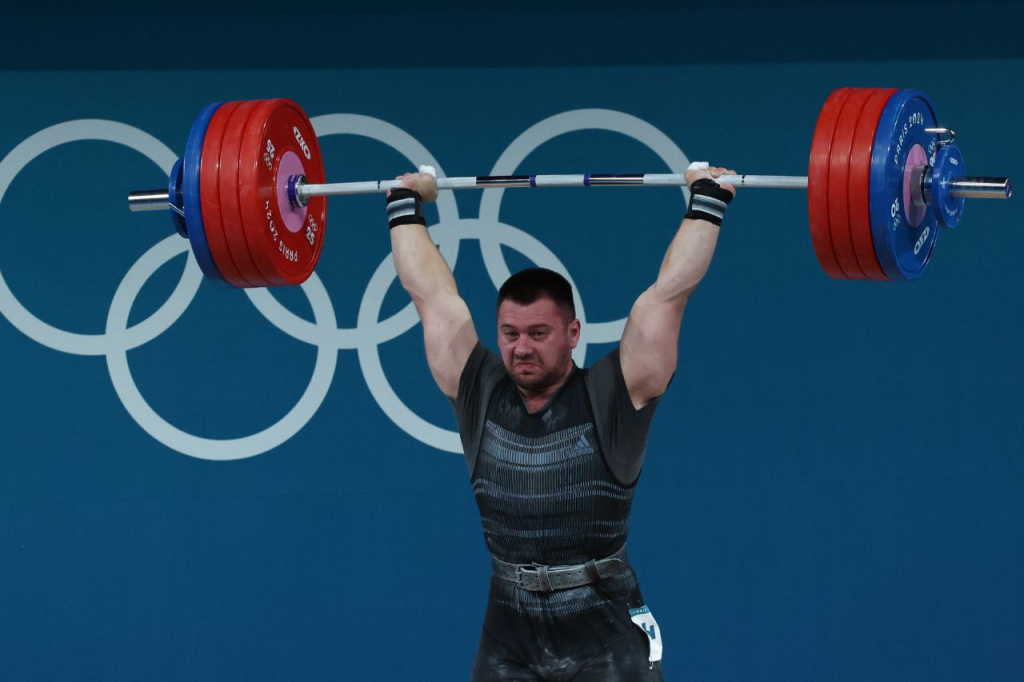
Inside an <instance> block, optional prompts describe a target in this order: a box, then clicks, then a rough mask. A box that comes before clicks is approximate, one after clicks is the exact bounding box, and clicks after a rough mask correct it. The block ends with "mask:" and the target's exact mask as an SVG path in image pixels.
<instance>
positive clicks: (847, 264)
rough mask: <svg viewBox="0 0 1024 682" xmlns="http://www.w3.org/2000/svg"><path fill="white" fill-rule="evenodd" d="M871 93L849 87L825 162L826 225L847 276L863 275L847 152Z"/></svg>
mask: <svg viewBox="0 0 1024 682" xmlns="http://www.w3.org/2000/svg"><path fill="white" fill-rule="evenodd" d="M873 92H874V90H872V89H870V88H855V89H853V90H851V92H850V96H849V97H847V98H846V102H845V103H844V104H843V108H842V111H840V112H839V118H838V119H836V128H835V131H834V132H833V133H832V156H831V157H829V163H828V225H829V231H830V233H831V234H832V248H833V249H834V250H835V253H836V260H837V261H839V267H840V268H841V269H842V271H843V272H844V273H845V274H846V278H847V279H865V278H866V277H865V275H864V271H863V270H861V269H860V264H859V263H857V255H856V253H855V252H854V250H853V237H852V236H851V235H850V206H849V203H850V153H851V151H852V146H853V133H854V131H855V130H856V128H857V121H859V120H860V116H861V112H862V111H863V110H864V104H865V103H866V102H867V101H868V98H869V97H871V94H872V93H873Z"/></svg>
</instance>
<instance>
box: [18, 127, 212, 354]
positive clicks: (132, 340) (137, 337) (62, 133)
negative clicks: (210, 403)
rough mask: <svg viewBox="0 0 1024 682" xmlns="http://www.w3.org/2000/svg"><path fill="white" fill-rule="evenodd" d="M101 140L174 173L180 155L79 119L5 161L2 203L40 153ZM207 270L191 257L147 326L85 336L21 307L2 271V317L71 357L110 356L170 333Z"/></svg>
mask: <svg viewBox="0 0 1024 682" xmlns="http://www.w3.org/2000/svg"><path fill="white" fill-rule="evenodd" d="M86 140H99V141H101V142H114V143H116V144H120V145H124V146H126V147H130V148H131V149H134V150H135V151H137V152H140V153H142V154H143V155H145V156H146V157H148V158H149V159H150V160H152V161H153V162H154V163H155V164H156V165H157V166H159V167H160V169H161V170H162V171H163V172H164V173H166V174H169V173H170V172H171V167H172V166H173V165H174V162H175V161H176V160H177V156H176V155H175V154H174V152H173V151H171V149H170V147H168V146H167V145H165V144H164V143H163V142H161V141H160V140H158V139H156V138H155V137H153V136H152V135H150V134H149V133H147V132H144V131H142V130H139V129H138V128H136V127H134V126H130V125H127V124H125V123H119V122H117V121H107V120H103V119H78V120H75V121H66V122H64V123H58V124H56V125H52V126H50V127H48V128H44V129H43V130H40V131H39V132H37V133H34V134H33V135H30V136H29V137H27V138H26V139H24V140H23V141H22V142H21V144H19V145H18V146H17V147H15V148H14V149H12V150H11V151H10V152H9V153H8V154H7V156H5V157H4V159H3V161H0V201H3V198H4V195H5V194H6V193H7V190H8V189H9V188H10V186H11V182H13V181H14V177H15V176H16V175H17V174H18V173H19V172H21V170H22V169H23V168H24V167H25V166H27V165H28V164H29V163H31V162H32V161H33V160H34V159H35V158H36V157H38V156H39V155H40V154H42V153H44V152H46V151H49V150H50V149H53V148H54V147H58V146H60V145H63V144H67V143H69V142H79V141H86ZM202 279H203V277H202V272H201V271H200V270H199V265H198V263H196V260H195V257H194V256H192V255H191V254H190V255H189V258H188V259H187V262H186V265H185V270H184V272H183V273H182V276H181V280H180V281H179V282H178V284H177V286H176V287H175V288H174V291H173V292H172V293H171V296H170V297H169V298H168V299H167V301H165V302H164V304H163V305H162V306H160V308H159V309H157V310H156V312H154V313H153V314H152V315H150V316H149V317H148V318H146V319H145V320H143V321H142V322H140V323H138V324H136V325H135V326H133V327H130V328H128V329H126V330H123V331H121V332H120V333H118V334H117V335H116V336H111V335H110V334H80V333H76V332H69V331H65V330H63V329H59V328H57V327H54V326H52V325H50V324H47V323H46V322H43V321H42V320H41V319H39V318H38V317H36V316H35V315H33V314H32V313H31V312H29V310H28V309H27V308H26V307H25V306H23V305H22V304H21V301H19V300H18V299H17V298H16V297H15V296H14V292H12V291H11V289H10V287H9V286H8V285H7V282H6V280H4V278H3V273H0V314H2V315H4V316H5V317H6V318H7V319H8V320H10V322H11V324H12V325H14V327H15V328H16V329H18V331H20V332H21V333H23V334H24V335H25V336H27V337H29V338H30V339H32V340H33V341H35V342H36V343H38V344H40V345H42V346H46V347H48V348H52V349H54V350H57V351H61V352H63V353H68V354H70V355H105V354H106V353H107V352H109V351H111V350H114V349H118V348H123V349H128V348H136V347H138V346H141V345H143V344H145V343H148V342H149V341H152V340H153V339H155V338H156V337H157V336H159V335H160V334H162V333H164V332H165V331H166V330H167V329H168V328H169V327H170V326H171V325H172V324H174V322H175V321H176V320H177V319H178V317H180V316H181V315H182V314H183V313H184V311H185V309H186V308H187V307H188V305H189V304H190V303H191V302H192V299H193V298H194V297H195V295H196V292H197V291H199V284H200V282H201V281H202Z"/></svg>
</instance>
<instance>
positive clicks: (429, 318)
mask: <svg viewBox="0 0 1024 682" xmlns="http://www.w3.org/2000/svg"><path fill="white" fill-rule="evenodd" d="M417 310H418V311H419V314H420V320H421V321H422V322H423V343H424V346H425V348H426V352H427V364H428V365H429V366H430V373H431V374H432V375H433V376H434V381H436V382H437V385H438V388H440V389H441V391H442V392H443V393H444V394H445V395H446V396H448V397H449V398H454V397H455V396H456V395H457V394H458V389H459V378H460V377H461V376H462V370H463V369H464V368H465V366H466V360H468V359H469V354H470V353H472V352H473V348H475V347H476V344H477V340H478V339H477V335H476V328H475V327H474V326H473V318H472V317H471V316H470V314H469V307H468V306H467V305H466V302H465V301H463V300H462V298H460V297H459V296H446V297H443V298H440V299H438V300H436V301H433V302H431V303H430V304H428V305H423V304H421V305H418V306H417Z"/></svg>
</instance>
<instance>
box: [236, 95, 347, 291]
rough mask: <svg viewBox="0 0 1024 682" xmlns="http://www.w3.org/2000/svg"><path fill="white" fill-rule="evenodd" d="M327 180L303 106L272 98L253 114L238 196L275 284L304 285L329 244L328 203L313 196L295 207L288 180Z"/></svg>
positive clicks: (260, 262) (255, 250) (256, 252)
mask: <svg viewBox="0 0 1024 682" xmlns="http://www.w3.org/2000/svg"><path fill="white" fill-rule="evenodd" d="M295 175H304V176H305V177H306V180H307V181H308V182H309V183H311V184H312V183H322V182H323V181H324V170H323V161H322V160H321V157H320V147H319V144H318V143H317V139H316V134H315V133H314V132H313V126H312V124H311V123H310V121H309V118H308V117H307V116H306V114H305V112H303V111H302V109H301V108H300V107H299V105H298V104H296V103H295V102H292V101H290V100H287V99H275V100H267V101H265V102H262V103H260V104H259V105H258V106H257V107H256V109H255V110H254V111H253V112H252V114H250V116H249V120H248V122H247V123H246V125H245V132H244V133H243V135H242V146H241V151H240V153H239V162H238V200H239V204H240V206H241V212H242V225H243V227H244V228H245V235H246V241H247V243H248V244H249V252H250V253H251V254H252V258H253V262H255V264H256V267H257V269H259V271H260V273H261V274H262V275H263V278H264V279H265V280H266V281H267V282H269V283H270V284H272V285H288V284H301V283H302V282H304V281H306V279H308V278H309V276H310V275H311V274H312V273H313V268H314V267H316V263H317V261H318V260H319V258H320V250H321V247H322V246H323V238H324V226H325V224H326V221H327V202H326V200H325V198H324V197H313V198H312V199H310V201H309V203H308V205H306V206H304V207H301V208H294V207H292V206H291V204H290V203H289V201H288V194H287V184H288V178H289V177H292V176H295Z"/></svg>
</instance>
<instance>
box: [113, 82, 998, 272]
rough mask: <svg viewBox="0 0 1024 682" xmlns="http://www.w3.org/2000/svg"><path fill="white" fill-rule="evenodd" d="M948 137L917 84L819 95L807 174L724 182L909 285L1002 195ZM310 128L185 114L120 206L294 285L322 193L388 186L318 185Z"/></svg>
mask: <svg viewBox="0 0 1024 682" xmlns="http://www.w3.org/2000/svg"><path fill="white" fill-rule="evenodd" d="M954 138H955V133H954V132H953V131H952V130H950V129H948V128H942V127H939V125H938V123H937V119H936V116H935V113H934V108H933V106H932V104H931V101H930V100H929V99H928V98H927V96H926V95H924V94H923V93H920V92H918V91H915V90H891V89H877V88H840V89H839V90H836V91H835V92H833V93H832V94H831V95H830V96H829V98H828V99H827V100H826V102H825V105H824V106H823V108H822V111H821V113H820V114H819V117H818V122H817V125H816V127H815V132H814V137H813V139H812V144H811V155H810V163H809V168H808V175H807V176H786V175H727V176H722V177H721V178H719V181H720V182H726V183H729V184H732V185H734V186H735V187H737V188H741V187H759V188H773V189H803V190H807V192H808V214H809V222H810V226H811V237H812V243H813V245H814V250H815V253H816V255H817V257H818V260H819V262H820V263H821V265H822V268H823V269H824V270H825V272H826V273H827V274H828V275H829V276H831V277H834V278H837V279H875V280H912V279H917V278H918V277H920V276H921V275H922V274H923V272H924V269H925V267H926V266H927V264H928V263H929V261H930V258H931V255H932V252H933V250H934V247H935V242H936V240H937V237H938V234H939V227H946V228H953V227H956V226H957V224H958V223H959V220H960V216H961V214H962V211H963V204H964V199H967V198H981V199H1006V198H1009V197H1010V196H1011V195H1012V187H1011V183H1010V180H1009V178H1001V177H971V176H967V175H966V171H965V168H964V163H963V156H962V155H961V154H960V151H959V149H958V148H957V147H956V146H955V145H953V140H954ZM323 176H324V173H323V163H322V159H321V157H320V151H319V144H318V142H317V139H316V135H315V133H314V132H313V129H312V124H311V123H310V121H309V118H308V117H307V116H306V114H305V113H304V112H303V111H302V109H301V108H300V107H299V106H298V105H297V104H295V103H294V102H291V101H290V100H284V99H278V100H259V101H253V102H228V103H226V104H223V105H222V104H220V103H217V104H211V105H209V106H207V107H205V108H204V109H203V110H202V111H201V112H200V114H199V115H198V116H197V117H196V120H195V122H194V123H193V126H192V129H191V131H190V133H189V138H188V142H187V144H186V149H185V155H184V157H183V158H182V159H180V160H179V161H178V162H177V163H176V164H175V166H174V168H173V170H172V172H171V177H170V180H169V183H168V188H167V189H166V190H164V189H159V190H145V191H133V192H131V193H130V194H129V197H128V205H129V208H130V209H131V210H132V211H149V210H164V209H170V213H171V217H172V220H173V222H174V224H175V227H176V228H177V230H178V231H179V232H180V233H181V234H182V235H183V236H186V237H187V238H188V239H189V240H190V242H191V243H192V247H193V251H194V253H195V255H196V259H197V261H198V262H199V264H200V267H201V268H202V269H203V272H204V273H205V274H206V275H207V276H208V277H209V278H211V279H213V280H215V281H218V282H222V283H225V284H228V285H231V286H238V287H253V286H276V285H287V284H299V283H301V282H303V281H305V279H306V278H308V277H309V275H310V274H311V273H312V271H313V268H314V267H315V265H316V262H317V261H318V260H319V255H320V251H321V248H322V244H323V237H324V231H325V228H326V204H325V202H324V199H325V198H326V197H327V196H341V195H354V194H370V193H377V192H386V191H388V190H390V189H392V188H394V187H396V186H398V184H399V182H398V181H396V180H379V181H362V182H343V183H326V182H324V177H323ZM685 185H686V180H685V176H684V175H683V174H679V173H646V174H596V173H594V174H575V175H513V176H475V177H450V178H438V179H437V188H438V189H439V190H458V189H486V188H499V187H502V188H522V187H540V188H543V187H681V186H685Z"/></svg>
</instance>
